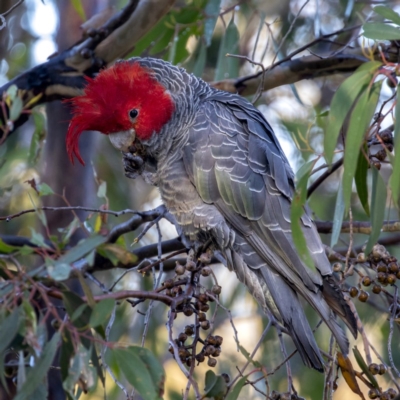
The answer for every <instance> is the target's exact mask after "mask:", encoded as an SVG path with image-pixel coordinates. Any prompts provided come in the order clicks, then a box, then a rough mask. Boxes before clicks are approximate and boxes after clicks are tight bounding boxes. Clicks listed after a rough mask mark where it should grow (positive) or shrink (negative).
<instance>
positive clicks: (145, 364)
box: [107, 346, 165, 400]
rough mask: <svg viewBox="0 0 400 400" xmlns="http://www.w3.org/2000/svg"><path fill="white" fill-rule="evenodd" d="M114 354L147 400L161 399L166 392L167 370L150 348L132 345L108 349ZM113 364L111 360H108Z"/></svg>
mask: <svg viewBox="0 0 400 400" xmlns="http://www.w3.org/2000/svg"><path fill="white" fill-rule="evenodd" d="M107 355H108V356H112V357H113V358H114V360H115V362H116V363H117V365H118V367H119V368H120V370H121V371H122V372H123V374H124V375H125V377H126V379H127V380H128V382H129V383H130V384H131V385H132V386H133V387H134V388H135V389H136V390H137V391H138V392H139V394H140V395H141V396H142V397H143V398H144V399H146V400H158V399H161V398H162V396H163V393H164V380H165V372H164V369H163V367H162V365H161V364H160V362H159V361H158V360H157V358H156V357H155V356H154V354H153V353H151V351H150V350H148V349H145V348H142V347H138V346H130V347H127V348H123V349H121V348H115V349H109V350H108V351H107ZM108 364H109V365H111V363H110V362H108Z"/></svg>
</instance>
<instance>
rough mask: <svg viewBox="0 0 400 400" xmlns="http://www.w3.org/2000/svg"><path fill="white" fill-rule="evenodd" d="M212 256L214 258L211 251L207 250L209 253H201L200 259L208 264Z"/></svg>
mask: <svg viewBox="0 0 400 400" xmlns="http://www.w3.org/2000/svg"><path fill="white" fill-rule="evenodd" d="M211 258H212V255H211V252H207V253H203V254H201V255H200V257H199V261H200V262H201V263H202V264H204V265H207V264H210V262H211ZM207 276H208V275H207Z"/></svg>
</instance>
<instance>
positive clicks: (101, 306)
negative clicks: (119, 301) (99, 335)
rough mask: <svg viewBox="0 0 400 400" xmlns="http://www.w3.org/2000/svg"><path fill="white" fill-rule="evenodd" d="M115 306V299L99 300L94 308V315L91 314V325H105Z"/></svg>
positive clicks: (93, 326)
mask: <svg viewBox="0 0 400 400" xmlns="http://www.w3.org/2000/svg"><path fill="white" fill-rule="evenodd" d="M114 306H115V300H114V299H105V300H101V301H99V302H98V303H97V304H96V305H95V306H94V308H93V311H92V315H91V316H90V321H89V325H90V326H91V327H92V328H96V327H97V326H100V325H104V324H105V323H106V322H107V321H108V319H109V318H110V315H111V313H112V311H113V309H114Z"/></svg>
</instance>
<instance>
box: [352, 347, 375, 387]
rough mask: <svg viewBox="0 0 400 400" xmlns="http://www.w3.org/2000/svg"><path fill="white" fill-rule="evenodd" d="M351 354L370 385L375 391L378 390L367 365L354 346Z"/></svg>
mask: <svg viewBox="0 0 400 400" xmlns="http://www.w3.org/2000/svg"><path fill="white" fill-rule="evenodd" d="M353 354H354V357H355V359H356V361H357V364H358V365H359V367H360V368H361V370H362V371H363V372H364V374H365V375H366V376H367V378H368V380H369V381H370V383H371V385H372V386H373V387H375V388H377V389H379V385H378V382H377V381H376V379H375V377H374V375H372V373H371V371H370V370H369V368H368V365H367V363H366V362H365V361H364V359H363V357H362V355H361V353H360V351H359V350H358V349H357V346H354V348H353Z"/></svg>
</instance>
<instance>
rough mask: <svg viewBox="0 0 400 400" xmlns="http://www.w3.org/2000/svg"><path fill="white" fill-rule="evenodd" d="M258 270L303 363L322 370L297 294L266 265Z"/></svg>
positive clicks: (313, 339)
mask: <svg viewBox="0 0 400 400" xmlns="http://www.w3.org/2000/svg"><path fill="white" fill-rule="evenodd" d="M259 272H260V274H261V275H262V278H263V280H264V281H265V282H266V286H267V287H268V290H269V292H270V294H271V296H272V298H273V300H274V303H275V305H276V308H277V309H278V310H279V314H280V319H279V320H280V321H281V322H282V323H283V325H284V327H285V328H286V329H287V331H288V332H289V334H290V336H291V338H292V340H293V342H294V344H295V346H296V348H297V350H298V352H299V354H300V357H301V358H302V360H303V363H304V364H305V365H306V366H308V367H310V368H314V369H316V370H317V371H320V372H323V371H324V362H323V359H322V357H321V353H320V351H319V348H318V345H317V343H316V341H315V338H314V334H313V332H312V330H311V328H310V325H309V323H308V320H307V317H306V316H305V314H304V311H303V307H302V305H301V303H300V301H299V298H298V296H297V294H296V293H295V292H294V290H293V289H292V288H291V287H290V286H289V285H288V284H287V283H286V282H285V281H284V280H283V278H282V277H280V276H279V275H277V274H274V273H273V272H271V271H270V270H269V268H268V267H263V268H261V269H260V270H259Z"/></svg>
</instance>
